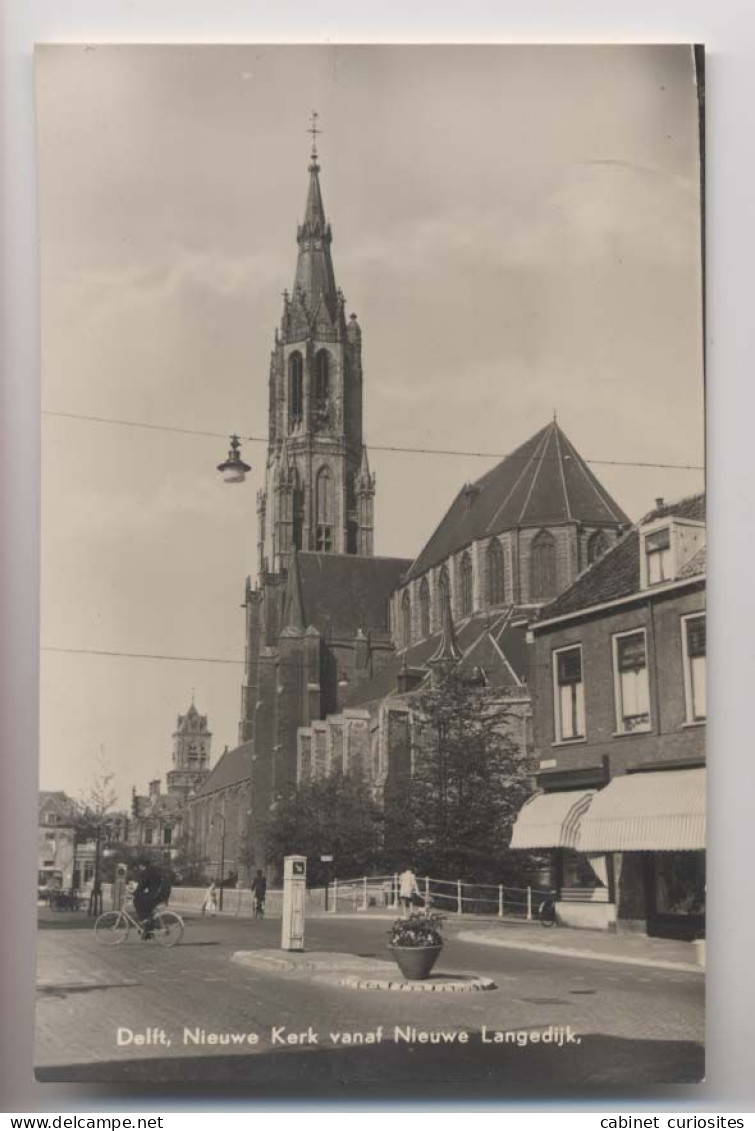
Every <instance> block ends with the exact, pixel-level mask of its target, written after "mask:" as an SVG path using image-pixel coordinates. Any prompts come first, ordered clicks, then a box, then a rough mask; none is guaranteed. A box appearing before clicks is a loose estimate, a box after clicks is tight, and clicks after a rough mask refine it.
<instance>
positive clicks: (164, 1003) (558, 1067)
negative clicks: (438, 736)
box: [36, 919, 703, 1095]
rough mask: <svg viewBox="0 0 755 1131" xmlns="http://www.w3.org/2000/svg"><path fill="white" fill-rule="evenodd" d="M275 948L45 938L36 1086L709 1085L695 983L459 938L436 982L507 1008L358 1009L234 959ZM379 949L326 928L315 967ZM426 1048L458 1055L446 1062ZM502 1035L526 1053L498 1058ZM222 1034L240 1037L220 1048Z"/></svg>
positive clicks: (365, 1091) (672, 973)
mask: <svg viewBox="0 0 755 1131" xmlns="http://www.w3.org/2000/svg"><path fill="white" fill-rule="evenodd" d="M279 932H280V924H279V923H277V922H274V921H273V922H271V921H264V922H259V921H257V922H249V921H234V920H227V919H222V920H220V919H216V920H212V921H206V920H200V919H196V920H189V921H188V922H187V929H186V933H185V935H184V941H183V942H182V943H181V945H180V946H178V947H176V948H175V949H173V950H163V949H161V948H159V947H158V946H156V945H154V944H152V943H144V942H140V941H138V940H136V939H134V940H131V939H129V940H128V942H126V943H125V944H124V945H122V946H120V947H117V948H113V949H109V948H105V947H101V946H99V945H98V944H97V943H96V941H95V939H94V937H93V935H92V933H91V931H88V930H85V929H66V928H65V927H63V926H60V927H59V928H58V929H56V930H53V929H42V930H41V931H40V933H39V947H38V995H37V996H38V1003H37V1032H36V1065H37V1075H38V1078H40V1079H48V1080H49V1079H57V1080H79V1081H92V1082H96V1081H110V1082H113V1081H115V1082H123V1083H132V1082H141V1083H144V1082H154V1083H164V1084H170V1085H172V1086H175V1085H176V1084H179V1083H180V1084H181V1085H184V1086H187V1087H188V1088H189V1089H190V1088H191V1087H193V1086H197V1085H201V1086H202V1087H203V1088H206V1087H208V1086H210V1087H212V1086H213V1085H221V1084H222V1085H224V1086H225V1085H228V1084H233V1085H238V1086H241V1087H243V1088H244V1090H247V1091H248V1090H250V1089H252V1090H255V1091H257V1092H258V1093H260V1094H266V1093H270V1092H273V1093H277V1094H280V1093H281V1091H282V1090H283V1091H285V1093H286V1094H288V1093H289V1092H291V1091H294V1092H296V1091H300V1092H306V1093H307V1094H340V1093H341V1092H342V1091H344V1090H345V1091H346V1092H348V1091H349V1090H351V1089H354V1090H358V1091H359V1094H360V1095H369V1094H375V1095H387V1094H388V1092H389V1091H390V1094H399V1093H401V1091H402V1090H409V1091H412V1092H417V1091H420V1092H422V1093H423V1094H427V1093H428V1092H432V1093H435V1094H437V1095H447V1094H448V1093H449V1091H450V1092H451V1093H453V1094H454V1095H457V1094H459V1092H460V1089H461V1090H462V1091H463V1089H464V1087H465V1086H467V1087H469V1088H470V1089H471V1093H473V1094H475V1095H480V1094H486V1095H501V1094H503V1093H505V1094H507V1095H511V1094H515V1093H520V1094H521V1093H522V1092H524V1093H527V1094H532V1093H533V1091H535V1092H537V1093H538V1094H540V1093H544V1092H547V1091H550V1090H556V1091H557V1092H559V1093H560V1094H563V1093H564V1092H568V1091H572V1090H575V1089H576V1090H577V1091H580V1090H581V1091H584V1090H585V1089H586V1088H601V1087H602V1088H606V1087H607V1088H611V1089H612V1090H613V1091H614V1093H615V1091H616V1089H617V1088H620V1089H623V1090H625V1091H627V1093H630V1092H633V1091H634V1090H636V1089H637V1088H642V1087H644V1086H647V1085H648V1084H652V1083H653V1082H670V1081H693V1080H697V1079H700V1078H701V1076H702V1074H703V1057H702V1041H703V979H702V978H701V977H700V976H699V975H698V974H691V973H685V972H682V971H676V970H657V969H653V968H649V967H648V968H640V967H633V966H619V965H613V964H606V963H595V964H591V963H589V962H587V961H585V960H584V959H573V958H565V957H563V956H561V955H550V954H548V955H545V954H540V953H534V954H533V953H529V952H527V951H524V950H503V949H501V948H498V947H487V946H480V945H478V944H470V943H465V942H463V941H460V940H459V939H458V938H457V937H456V935H455V933H454V932H453V931H449V932H448V937H447V943H446V947H445V949H444V951H443V954H442V955H441V958H440V961H439V963H438V966H437V968H436V969H437V970H438V971H439V972H440V973H443V974H457V975H464V974H467V975H468V974H477V975H482V976H483V977H490V978H492V979H493V980H494V981H495V982H496V984H497V986H498V989H497V990H495V991H492V992H488V993H481V994H463V995H445V994H388V993H386V994H380V993H379V992H373V993H364V992H359V991H358V990H354V989H349V988H347V987H341V986H334V985H332V984H322V983H318V982H317V981H315V980H307V979H302V978H295V979H292V978H291V977H288V976H286V975H285V973H277V972H275V971H271V970H267V969H265V970H260V969H255V968H254V967H247V968H245V967H244V966H243V965H241V964H239V963H234V962H233V961H232V955H233V954H234V953H235V952H237V951H242V950H244V951H250V950H255V949H257V948H260V949H269V948H272V947H277V945H278V943H279ZM385 934H386V925H385V923H382V922H375V921H368V922H355V921H353V920H351V921H348V922H338V921H337V920H334V921H326V920H322V919H317V920H313V921H311V922H310V923H308V925H307V949H308V951H310V950H311V951H313V952H317V951H320V952H323V951H328V952H342V953H344V954H348V955H359V956H363V957H368V958H372V957H374V958H376V959H379V960H382V959H384V958H385V957H386V951H385V943H386V938H385ZM347 966H348V961H344V968H346V967H347ZM412 1029H414V1030H416V1031H417V1032H416V1033H411V1032H409V1030H412ZM119 1030H120V1031H121V1032H120V1042H121V1043H119ZM397 1030H398V1033H397ZM422 1032H425V1033H430V1032H432V1033H434V1034H438V1033H439V1032H443V1033H446V1034H453V1033H456V1034H457V1037H447V1038H445V1039H444V1038H440V1041H441V1043H439V1044H436V1043H431V1042H430V1041H429V1040H428V1041H426V1042H425V1041H423V1038H422V1037H421V1036H419V1035H418V1034H419V1033H422ZM496 1032H503V1033H505V1032H508V1033H514V1032H516V1033H517V1034H520V1035H519V1036H517V1037H516V1039H514V1038H511V1037H509V1038H508V1039H506V1040H504V1041H501V1042H496V1040H495V1036H494V1035H495V1033H496ZM533 1032H536V1033H538V1034H541V1035H542V1034H549V1035H550V1040H549V1039H548V1036H546V1039H545V1042H544V1043H543V1042H542V1041H541V1040H540V1039H537V1040H536V1043H533V1042H532V1040H531V1038H530V1036H528V1035H527V1036H526V1042H527V1043H524V1040H525V1037H524V1036H522V1035H521V1034H531V1033H533ZM339 1033H340V1034H361V1038H357V1041H358V1042H359V1043H354V1038H353V1037H352V1039H351V1041H349V1039H348V1038H345V1037H343V1036H342V1037H340V1038H339V1037H337V1036H336V1034H339ZM460 1033H466V1034H468V1037H467V1040H466V1042H464V1039H463V1038H462V1040H461V1041H459V1039H458V1034H460ZM221 1034H222V1035H223V1036H224V1037H225V1035H226V1034H235V1035H236V1037H235V1040H232V1039H231V1038H229V1043H220V1041H219V1039H218V1036H219V1035H221ZM297 1034H298V1035H299V1037H297V1036H296V1035H297ZM132 1035H133V1036H134V1037H137V1036H138V1037H139V1038H141V1041H140V1043H137V1040H136V1039H131V1036H132ZM378 1038H379V1039H378ZM168 1041H169V1042H170V1044H168V1043H167V1042H168ZM446 1041H448V1043H446ZM213 1042H216V1043H213ZM560 1042H563V1043H560ZM471 1093H470V1094H471Z"/></svg>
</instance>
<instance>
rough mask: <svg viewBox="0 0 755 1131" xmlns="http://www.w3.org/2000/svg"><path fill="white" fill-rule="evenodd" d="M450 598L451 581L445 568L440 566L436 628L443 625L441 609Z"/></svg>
mask: <svg viewBox="0 0 755 1131" xmlns="http://www.w3.org/2000/svg"><path fill="white" fill-rule="evenodd" d="M450 596H451V580H450V578H449V576H448V570H447V569H446V567H445V566H441V569H440V573H439V574H438V628H440V627H441V625H442V624H443V609H444V607H445V604H446V601H447V599H448V598H449V597H450Z"/></svg>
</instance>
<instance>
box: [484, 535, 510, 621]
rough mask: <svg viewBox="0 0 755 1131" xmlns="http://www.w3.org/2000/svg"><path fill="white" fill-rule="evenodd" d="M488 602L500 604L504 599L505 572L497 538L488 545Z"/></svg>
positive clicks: (501, 549) (501, 550)
mask: <svg viewBox="0 0 755 1131" xmlns="http://www.w3.org/2000/svg"><path fill="white" fill-rule="evenodd" d="M487 559H488V604H489V605H502V604H503V603H504V601H505V600H506V572H505V566H504V561H503V548H502V547H501V543H500V542H499V541H498V539H497V538H494V539H493V541H492V542H491V543H490V545H489V546H488V553H487Z"/></svg>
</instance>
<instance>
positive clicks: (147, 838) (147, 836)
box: [144, 826, 153, 844]
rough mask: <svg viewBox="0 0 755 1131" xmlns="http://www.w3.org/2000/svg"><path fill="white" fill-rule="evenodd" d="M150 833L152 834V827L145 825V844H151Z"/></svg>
mask: <svg viewBox="0 0 755 1131" xmlns="http://www.w3.org/2000/svg"><path fill="white" fill-rule="evenodd" d="M152 835H153V830H152V828H151V827H150V826H147V828H146V829H145V830H144V843H145V844H152Z"/></svg>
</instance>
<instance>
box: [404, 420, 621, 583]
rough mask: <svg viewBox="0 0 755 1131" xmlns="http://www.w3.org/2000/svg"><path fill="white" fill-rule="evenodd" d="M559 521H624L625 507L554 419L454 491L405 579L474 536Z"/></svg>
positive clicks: (612, 524)
mask: <svg viewBox="0 0 755 1131" xmlns="http://www.w3.org/2000/svg"><path fill="white" fill-rule="evenodd" d="M561 522H584V523H592V524H595V525H606V526H616V525H617V524H621V525H625V524H626V525H629V519H628V517H627V516H626V514H625V513H624V511H623V510H622V509H621V507H620V506H619V505H618V504H617V503H616V502H614V500H613V499H612V498H611V496H610V495H609V494H608V492H607V491H606V489H605V488H604V487H603V486H602V484H601V483H600V482H599V480H598V479H597V478H596V477H595V475H594V474H593V473H592V471H591V470H590V468H589V467H588V466H587V464H586V463H585V461H584V460H583V458H582V456H581V455H580V454H579V452H578V451H577V450H576V448H575V447H574V445H573V444H572V443H571V441H570V440H569V438H568V437H567V436H566V434H565V433H564V432H563V430H562V429H561V428H560V427H559V425H558V424H557V422H556V421H555V420H553V421H551V422H550V423H549V424H547V425H546V426H545V428H542V429H541V430H540V431H539V432H537V433H536V434H535V435H534V436H532V437H531V438H530V439H529V440H527V442H526V443H524V444H522V445H521V447H519V448H517V449H516V451H514V452H511V454H510V455H508V456H506V457H505V458H504V459H502V460H501V462H500V463H498V464H496V466H495V467H494V468H492V469H491V470H490V471H488V472H487V473H486V474H485V475H483V476H482V478H480V479H478V480H477V481H476V482H475V483H472V484H471V485H470V484H467V485H466V486H464V487H463V488H462V489H461V491H459V493H458V495H457V496H456V498H455V499H454V501H453V502H452V504H451V506H450V507H449V509H448V511H447V513H446V515H445V517H444V518H443V520H442V521H441V523H440V525H439V526H438V528H437V529H436V531H435V533H434V534H433V535H432V537H431V538H430V540H429V541H428V542H427V544H426V545H425V547H424V549H423V550H422V551H421V552H420V554H419V556H418V557H417V558H416V559H415V561H414V564H413V565H412V568H411V570H410V571H409V575H408V577H409V578H410V579H411V578H413V577H418V576H419V575H420V574H423V573H425V571H426V570H428V569H430V568H431V567H432V566H435V565H439V564H440V562H442V561H444V560H445V559H446V558H447V557H449V555H451V554H454V553H456V552H457V551H459V550H461V549H462V548H463V547H464V546H468V545H469V544H470V543H471V542H474V541H476V540H477V539H478V538H484V537H488V536H490V535H492V534H499V533H502V532H503V531H506V530H511V529H513V528H516V527H521V526H530V527H531V526H548V525H555V524H557V523H561Z"/></svg>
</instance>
